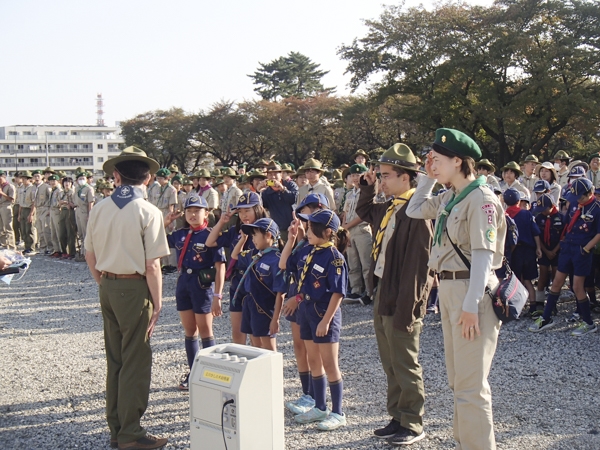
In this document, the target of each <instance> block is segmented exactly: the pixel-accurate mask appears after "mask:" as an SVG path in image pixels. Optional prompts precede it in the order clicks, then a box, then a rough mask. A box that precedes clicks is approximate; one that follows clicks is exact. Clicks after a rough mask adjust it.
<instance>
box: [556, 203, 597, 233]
mask: <svg viewBox="0 0 600 450" xmlns="http://www.w3.org/2000/svg"><path fill="white" fill-rule="evenodd" d="M595 201H596V199H595V198H594V196H593V195H592V198H590V199H589V200H588V201H587V203H584V204H583V205H582V204H581V203H580V204H578V205H577V211H575V213H574V214H573V217H571V221H570V222H569V225H567V227H566V228H565V229H564V231H563V234H562V236H561V237H560V238H561V239H562V238H563V237H565V236H566V235H567V234H569V232H570V231H571V230H572V229H573V227H574V226H575V222H577V219H579V216H581V211H582V210H583V207H584V206H588V205H591V204H592V203H594V202H595Z"/></svg>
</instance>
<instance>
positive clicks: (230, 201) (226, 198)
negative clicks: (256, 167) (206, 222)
mask: <svg viewBox="0 0 600 450" xmlns="http://www.w3.org/2000/svg"><path fill="white" fill-rule="evenodd" d="M221 175H222V177H223V184H224V185H225V192H224V193H223V194H222V195H221V214H225V213H227V210H228V209H234V208H235V205H237V202H238V199H239V198H240V196H241V195H242V194H243V191H242V190H241V189H240V188H239V187H238V186H237V184H236V180H237V179H238V177H239V175H238V174H237V172H236V171H235V170H234V169H233V168H231V167H223V168H222V169H221ZM219 217H220V216H219ZM234 222H235V218H232V219H231V222H230V223H229V225H233V223H234Z"/></svg>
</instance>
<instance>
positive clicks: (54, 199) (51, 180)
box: [48, 175, 65, 258]
mask: <svg viewBox="0 0 600 450" xmlns="http://www.w3.org/2000/svg"><path fill="white" fill-rule="evenodd" d="M48 184H49V185H50V189H51V191H50V238H51V240H52V248H53V249H54V252H53V253H52V255H51V256H52V257H54V258H58V257H61V256H62V254H63V253H65V251H64V250H62V249H61V246H60V239H59V233H60V204H59V203H60V195H61V193H62V188H61V187H60V183H59V181H58V176H57V175H50V176H49V177H48Z"/></svg>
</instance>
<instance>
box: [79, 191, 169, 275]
mask: <svg viewBox="0 0 600 450" xmlns="http://www.w3.org/2000/svg"><path fill="white" fill-rule="evenodd" d="M136 189H139V188H136ZM85 249H86V250H87V251H88V252H93V253H94V254H95V256H96V270H99V271H106V272H112V273H116V274H120V275H127V274H134V273H139V274H141V275H145V274H146V260H148V259H156V258H162V257H163V256H167V255H169V245H168V244H167V235H166V233H165V230H164V227H163V219H162V214H161V212H160V210H159V209H158V208H157V207H156V206H154V205H152V204H150V203H149V202H147V201H145V200H143V199H142V198H139V199H136V200H132V201H131V202H130V203H128V204H127V205H125V206H124V207H123V209H119V207H118V206H117V205H116V204H115V202H114V201H113V200H112V199H107V200H106V201H103V202H102V203H100V204H99V205H98V206H96V207H94V208H93V209H92V211H91V212H90V218H89V221H88V226H87V235H86V237H85Z"/></svg>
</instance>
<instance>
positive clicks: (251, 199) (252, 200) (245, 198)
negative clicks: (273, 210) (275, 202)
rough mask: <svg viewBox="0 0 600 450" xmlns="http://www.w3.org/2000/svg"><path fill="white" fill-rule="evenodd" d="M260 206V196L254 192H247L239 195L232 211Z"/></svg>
mask: <svg viewBox="0 0 600 450" xmlns="http://www.w3.org/2000/svg"><path fill="white" fill-rule="evenodd" d="M260 204H262V202H261V200H260V195H258V194H257V193H256V192H248V193H246V194H243V195H240V198H239V199H238V203H237V205H235V206H234V207H233V208H231V209H232V210H234V209H239V208H252V207H253V206H257V205H260Z"/></svg>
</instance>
